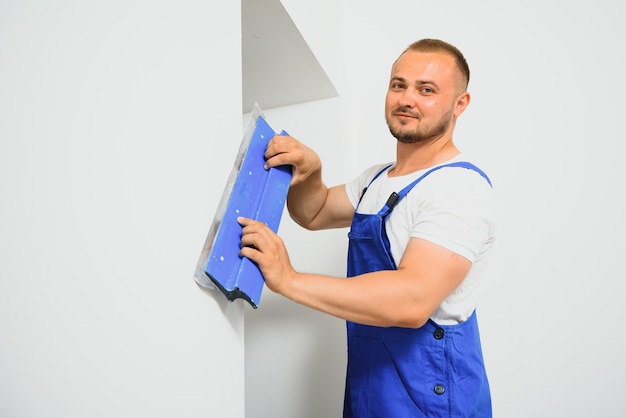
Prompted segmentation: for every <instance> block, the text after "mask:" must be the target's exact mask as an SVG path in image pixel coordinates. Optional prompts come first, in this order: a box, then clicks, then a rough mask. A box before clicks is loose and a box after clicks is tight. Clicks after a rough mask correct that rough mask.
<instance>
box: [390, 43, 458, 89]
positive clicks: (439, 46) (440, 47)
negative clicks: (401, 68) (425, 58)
mask: <svg viewBox="0 0 626 418" xmlns="http://www.w3.org/2000/svg"><path fill="white" fill-rule="evenodd" d="M407 51H416V52H445V53H447V54H449V55H451V56H452V57H453V58H454V61H455V62H456V66H457V67H458V69H459V70H460V71H461V75H463V77H464V78H465V88H467V85H468V84H469V80H470V69H469V65H468V64H467V61H466V60H465V57H464V56H463V54H462V53H461V51H460V50H459V49H458V48H457V47H455V46H454V45H451V44H449V43H447V42H444V41H442V40H440V39H429V38H425V39H420V40H419V41H415V42H413V43H412V44H411V45H409V46H408V47H407V48H406V49H405V50H404V51H402V54H400V56H402V55H404V53H405V52H407Z"/></svg>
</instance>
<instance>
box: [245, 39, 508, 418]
mask: <svg viewBox="0 0 626 418" xmlns="http://www.w3.org/2000/svg"><path fill="white" fill-rule="evenodd" d="M468 82H469V67H468V65H467V62H466V61H465V58H464V57H463V55H462V54H461V52H460V51H459V50H458V49H457V48H455V47H454V46H452V45H450V44H448V43H446V42H443V41H440V40H435V39H423V40H420V41H417V42H415V43H413V44H412V45H410V46H409V47H408V48H407V49H406V50H405V51H404V52H403V53H402V54H401V55H400V56H399V58H398V59H397V60H396V62H395V63H394V64H393V66H392V69H391V77H390V81H389V87H388V91H387V96H386V103H385V116H386V120H387V124H388V125H389V130H390V131H391V133H392V134H393V136H394V137H395V138H396V139H397V145H396V161H395V162H393V163H392V164H381V165H377V166H375V167H371V168H369V169H367V170H365V171H364V172H363V174H361V175H360V176H359V177H358V178H356V179H355V180H353V181H351V182H349V183H347V184H345V185H340V186H335V187H330V188H328V187H327V186H326V185H325V184H324V182H323V181H322V174H321V167H322V164H321V162H320V159H319V157H318V156H317V154H315V152H313V151H312V150H311V149H310V148H308V147H306V146H305V145H303V144H302V143H300V142H299V141H297V140H296V139H294V138H292V137H288V136H276V137H274V138H273V139H272V140H271V141H270V142H269V144H268V147H267V150H266V154H265V156H266V158H267V167H276V166H280V165H285V164H289V165H291V166H293V179H292V184H291V187H290V190H289V195H288V199H287V206H288V210H289V213H290V215H291V217H292V218H293V219H294V220H295V221H296V222H297V223H298V224H300V225H301V226H303V227H304V228H307V229H311V230H318V229H324V228H339V227H347V226H350V232H349V234H348V237H349V248H348V277H349V279H345V278H335V277H329V276H324V275H318V274H307V273H300V272H296V271H294V269H293V267H292V265H291V263H290V261H289V256H288V253H287V251H286V249H285V247H284V244H283V242H282V240H281V239H280V238H279V237H278V236H277V235H276V234H274V233H273V232H272V231H271V230H270V229H269V228H267V227H266V226H265V225H263V224H262V223H260V222H256V221H253V220H250V219H246V218H240V219H239V222H240V224H241V225H242V239H241V245H242V249H241V255H242V256H245V257H248V258H250V259H251V260H252V261H254V262H255V263H257V265H258V266H259V268H260V269H261V271H262V273H263V276H264V278H265V282H266V285H267V287H268V288H269V289H271V290H272V291H274V292H276V293H279V294H282V295H284V296H285V297H287V298H289V299H291V300H293V301H295V302H297V303H300V304H303V305H305V306H308V307H311V308H313V309H317V310H320V311H322V312H326V313H328V314H331V315H334V316H336V317H339V318H342V319H345V320H346V321H347V333H348V366H347V376H346V393H345V402H344V417H385V418H396V417H425V416H428V417H470V416H471V417H490V416H491V398H490V392H489V384H488V381H487V376H486V373H485V368H484V364H483V356H482V350H481V344H480V337H479V333H478V326H477V321H476V314H475V308H476V303H477V299H478V290H479V286H480V282H481V280H482V277H483V276H484V270H485V264H486V261H487V259H488V256H489V254H490V252H491V249H492V246H493V243H494V240H495V236H496V232H497V211H496V203H495V198H494V193H493V190H492V188H491V184H490V181H489V179H488V177H487V176H486V174H485V173H483V172H482V171H481V170H480V169H479V168H477V167H476V166H474V165H472V164H470V163H469V162H467V161H466V160H465V159H464V156H463V155H462V154H461V153H460V151H459V150H458V149H457V147H456V146H455V144H454V142H453V132H454V128H455V124H456V120H457V118H458V117H459V116H460V115H461V114H462V113H463V112H464V111H465V109H466V108H467V106H468V105H469V103H470V95H469V93H468V92H467V85H468Z"/></svg>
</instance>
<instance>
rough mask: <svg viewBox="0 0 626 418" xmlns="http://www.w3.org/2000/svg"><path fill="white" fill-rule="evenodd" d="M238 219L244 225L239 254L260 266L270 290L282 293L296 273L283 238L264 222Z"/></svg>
mask: <svg viewBox="0 0 626 418" xmlns="http://www.w3.org/2000/svg"><path fill="white" fill-rule="evenodd" d="M237 221H238V222H239V224H240V225H241V226H242V230H241V251H240V252H239V255H241V256H242V257H247V258H249V259H250V260H251V261H253V262H254V263H256V264H257V266H259V269H260V270H261V274H262V275H263V278H264V279H265V284H266V285H267V287H268V288H269V289H270V290H272V291H273V292H276V293H282V291H281V290H282V289H284V288H285V287H286V286H287V285H288V284H289V283H290V281H291V280H292V279H293V278H294V276H295V275H296V272H295V271H294V269H293V267H292V266H291V262H290V260H289V254H288V253H287V249H286V248H285V244H284V243H283V240H282V239H281V238H280V237H279V236H278V235H276V234H275V233H274V231H272V230H271V229H270V228H269V227H268V226H267V225H265V224H264V223H262V222H259V221H255V220H253V219H249V218H244V217H239V218H237Z"/></svg>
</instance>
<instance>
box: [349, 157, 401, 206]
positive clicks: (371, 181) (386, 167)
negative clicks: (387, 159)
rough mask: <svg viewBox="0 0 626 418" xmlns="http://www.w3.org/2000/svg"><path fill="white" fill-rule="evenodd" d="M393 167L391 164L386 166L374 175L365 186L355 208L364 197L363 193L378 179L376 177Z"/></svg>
mask: <svg viewBox="0 0 626 418" xmlns="http://www.w3.org/2000/svg"><path fill="white" fill-rule="evenodd" d="M392 165H393V163H391V164H387V165H386V166H384V167H383V168H381V169H380V171H379V172H378V173H376V175H375V176H374V177H373V178H372V179H371V180H370V182H369V183H367V186H365V187H364V188H363V191H362V192H361V197H359V201H358V202H357V207H358V206H359V203H361V200H362V199H363V195H365V192H366V191H367V188H368V187H370V185H371V184H372V183H373V182H374V180H376V179H377V178H378V176H380V175H381V174H383V173H384V172H385V171H386V170H387V169H389V167H391V166H392Z"/></svg>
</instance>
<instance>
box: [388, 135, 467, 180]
mask: <svg viewBox="0 0 626 418" xmlns="http://www.w3.org/2000/svg"><path fill="white" fill-rule="evenodd" d="M443 139H444V138H440V139H439V140H436V141H434V142H431V143H425V144H422V143H414V144H405V143H402V142H398V143H397V146H396V164H395V166H394V167H393V169H392V170H391V171H390V172H389V175H390V176H404V175H406V174H410V173H414V172H415V171H418V170H423V169H426V168H430V167H433V166H435V165H437V164H441V163H443V162H445V161H448V160H449V159H451V158H453V157H455V156H457V155H458V154H459V153H460V151H459V149H458V148H457V147H456V145H454V143H453V142H452V139H449V140H443Z"/></svg>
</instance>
